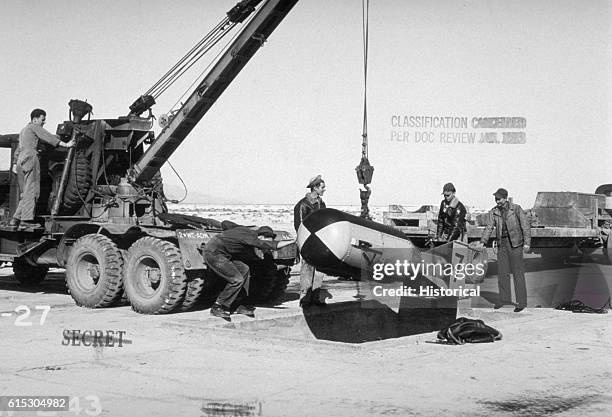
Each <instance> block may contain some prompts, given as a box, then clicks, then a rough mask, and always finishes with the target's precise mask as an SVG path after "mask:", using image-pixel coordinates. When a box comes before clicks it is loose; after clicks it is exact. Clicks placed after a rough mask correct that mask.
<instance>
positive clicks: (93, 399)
mask: <svg viewBox="0 0 612 417" xmlns="http://www.w3.org/2000/svg"><path fill="white" fill-rule="evenodd" d="M85 400H86V401H88V402H89V403H88V404H86V406H87V408H85V409H84V410H83V409H82V408H81V405H80V402H79V397H72V398H71V399H70V403H69V404H68V409H69V410H70V411H71V412H73V413H74V414H75V415H77V416H78V415H81V411H85V414H87V415H88V416H99V415H100V413H102V405H101V404H100V398H99V397H98V396H97V395H88V396H86V397H85ZM84 405H85V404H84ZM90 407H91V408H90Z"/></svg>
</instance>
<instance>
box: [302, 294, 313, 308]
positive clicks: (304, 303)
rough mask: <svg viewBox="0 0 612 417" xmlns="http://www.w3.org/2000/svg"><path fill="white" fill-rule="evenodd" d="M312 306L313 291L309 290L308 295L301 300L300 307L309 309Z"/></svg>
mask: <svg viewBox="0 0 612 417" xmlns="http://www.w3.org/2000/svg"><path fill="white" fill-rule="evenodd" d="M311 304H312V290H311V289H309V290H308V291H307V292H306V294H304V296H303V297H302V298H301V299H300V307H302V308H304V307H308V306H309V305H311Z"/></svg>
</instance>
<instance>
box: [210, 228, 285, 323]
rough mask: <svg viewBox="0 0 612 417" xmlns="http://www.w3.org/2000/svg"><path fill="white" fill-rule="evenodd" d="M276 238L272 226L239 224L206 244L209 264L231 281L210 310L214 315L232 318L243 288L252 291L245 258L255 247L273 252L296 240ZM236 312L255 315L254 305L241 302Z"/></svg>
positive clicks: (219, 274) (228, 281)
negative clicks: (258, 226) (280, 240)
mask: <svg viewBox="0 0 612 417" xmlns="http://www.w3.org/2000/svg"><path fill="white" fill-rule="evenodd" d="M275 237H276V235H275V234H274V231H273V230H272V229H271V228H270V227H268V226H262V227H260V228H259V229H257V230H252V229H251V228H249V227H245V226H238V225H236V226H235V227H232V228H230V229H228V230H224V231H223V232H221V233H219V234H218V235H216V236H215V237H213V238H212V239H210V240H209V241H208V242H207V243H206V245H204V246H203V250H202V252H203V255H204V261H205V262H206V265H208V267H209V268H210V269H211V270H212V271H213V272H215V273H216V274H217V275H218V276H220V277H221V278H223V279H224V280H225V281H227V284H226V285H225V288H223V291H221V293H220V294H219V296H218V297H217V301H215V303H214V304H213V306H212V308H211V309H210V314H211V315H213V316H216V317H221V318H224V319H225V318H229V317H230V314H231V312H232V308H233V305H234V304H238V303H239V298H240V295H241V294H240V293H241V291H242V290H243V289H244V292H245V293H247V294H248V289H249V278H250V271H249V266H248V265H247V264H246V263H245V262H244V260H246V259H249V258H250V257H252V255H253V248H259V249H262V250H264V251H270V250H273V249H280V248H282V247H285V246H287V245H290V244H291V243H293V242H294V241H293V240H288V241H282V242H276V241H272V239H274V238H275ZM235 313H237V314H244V315H247V316H250V317H253V308H251V307H248V306H244V305H239V306H238V308H237V309H236V310H235Z"/></svg>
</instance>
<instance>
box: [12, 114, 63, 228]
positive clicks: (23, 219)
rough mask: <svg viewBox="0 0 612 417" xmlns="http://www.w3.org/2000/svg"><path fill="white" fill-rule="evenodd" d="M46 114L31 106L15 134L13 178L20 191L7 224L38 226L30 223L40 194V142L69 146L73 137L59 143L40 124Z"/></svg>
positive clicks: (54, 145)
mask: <svg viewBox="0 0 612 417" xmlns="http://www.w3.org/2000/svg"><path fill="white" fill-rule="evenodd" d="M46 120H47V113H46V112H45V111H44V110H41V109H34V110H32V113H30V123H28V124H27V125H26V127H24V128H23V129H22V130H21V132H20V133H19V147H18V148H17V151H16V152H15V158H14V161H15V163H14V165H13V172H16V173H17V181H18V182H19V189H20V192H21V195H20V199H19V204H18V205H17V209H16V210H15V213H14V214H13V218H12V219H11V222H10V225H11V226H20V228H30V227H40V224H38V223H35V222H34V216H35V210H36V202H37V200H38V197H39V196H40V161H39V159H38V158H39V156H40V152H41V148H40V146H39V145H40V142H41V141H42V142H44V143H47V144H49V145H51V146H53V147H55V148H57V147H58V146H60V147H63V148H71V147H73V146H74V140H71V141H70V142H62V141H61V140H59V137H58V136H56V135H54V134H52V133H50V132H49V131H47V130H46V129H45V128H44V127H43V126H44V125H45V122H46Z"/></svg>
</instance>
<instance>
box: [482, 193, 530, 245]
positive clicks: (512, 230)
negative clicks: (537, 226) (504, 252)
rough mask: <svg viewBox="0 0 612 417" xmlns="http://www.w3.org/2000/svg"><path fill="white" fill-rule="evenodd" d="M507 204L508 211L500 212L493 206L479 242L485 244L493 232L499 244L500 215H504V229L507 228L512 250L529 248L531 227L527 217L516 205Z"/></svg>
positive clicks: (500, 235) (500, 232) (500, 234)
mask: <svg viewBox="0 0 612 417" xmlns="http://www.w3.org/2000/svg"><path fill="white" fill-rule="evenodd" d="M507 204H508V209H507V210H503V214H502V210H500V209H499V207H497V206H495V207H493V208H492V209H491V211H489V219H488V220H487V225H486V226H485V230H484V233H483V234H482V238H481V239H480V241H481V242H482V243H484V244H486V243H487V242H488V241H489V238H490V237H491V234H492V233H493V230H495V236H496V237H495V238H496V240H497V243H498V244H499V243H500V241H501V237H502V227H503V221H502V215H505V219H506V227H507V228H508V238H509V239H510V245H511V246H512V247H513V248H517V247H519V246H521V245H527V246H531V226H530V224H529V220H528V219H527V215H526V214H525V212H524V211H523V209H522V208H521V206H519V205H518V204H512V203H510V202H508V203H507Z"/></svg>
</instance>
